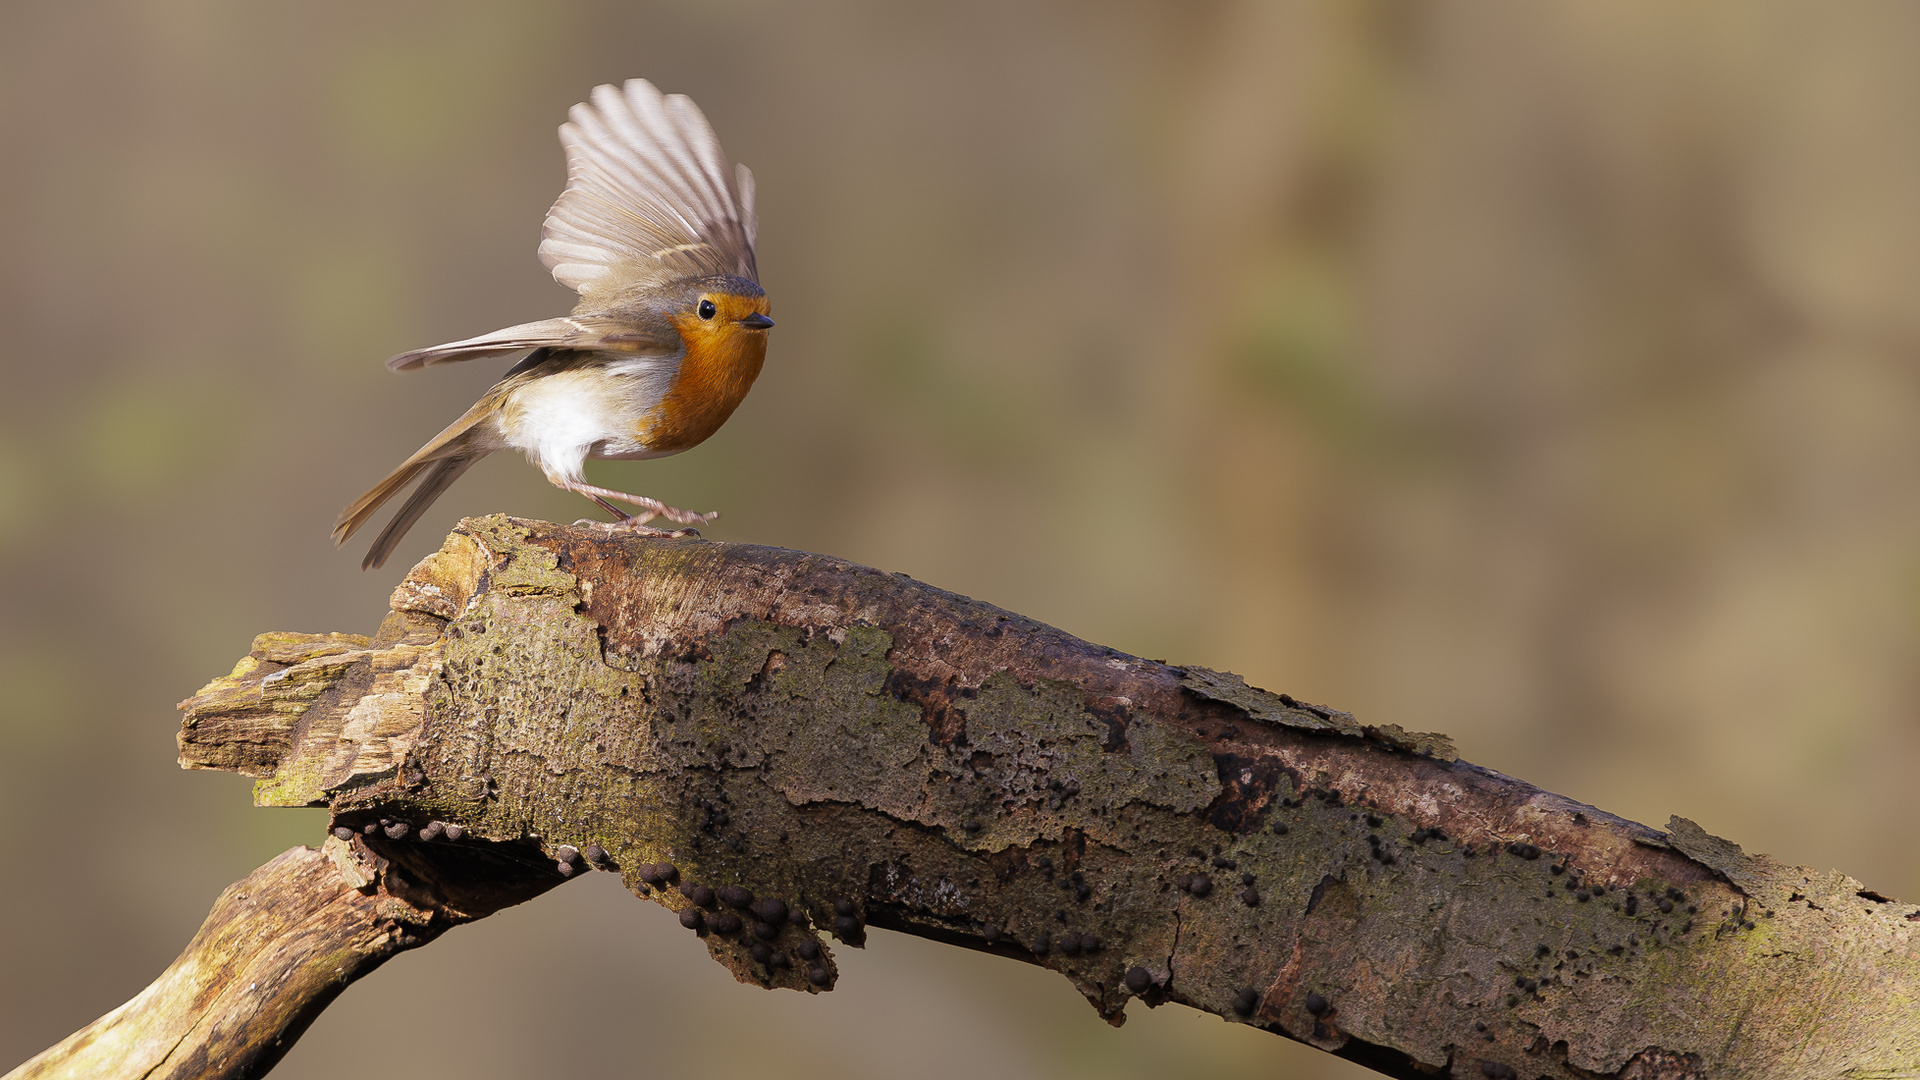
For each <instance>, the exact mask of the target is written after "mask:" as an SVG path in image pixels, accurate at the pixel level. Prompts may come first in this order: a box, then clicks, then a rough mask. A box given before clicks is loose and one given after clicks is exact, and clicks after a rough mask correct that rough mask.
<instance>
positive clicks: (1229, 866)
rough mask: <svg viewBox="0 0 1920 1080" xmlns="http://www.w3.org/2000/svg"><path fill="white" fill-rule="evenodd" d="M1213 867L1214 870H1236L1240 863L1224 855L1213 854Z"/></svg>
mask: <svg viewBox="0 0 1920 1080" xmlns="http://www.w3.org/2000/svg"><path fill="white" fill-rule="evenodd" d="M1213 867H1214V869H1216V870H1238V869H1240V864H1239V863H1237V862H1234V861H1233V860H1232V859H1229V858H1226V857H1225V856H1221V855H1215V856H1214V857H1213Z"/></svg>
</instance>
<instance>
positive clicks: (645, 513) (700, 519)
mask: <svg viewBox="0 0 1920 1080" xmlns="http://www.w3.org/2000/svg"><path fill="white" fill-rule="evenodd" d="M548 479H549V480H551V481H552V482H553V485H554V486H555V487H557V488H561V489H562V490H565V491H577V492H579V493H580V494H582V495H585V496H586V497H587V498H589V499H592V500H593V501H594V502H597V503H599V504H600V505H601V506H603V507H605V508H606V509H607V511H608V512H610V513H613V514H616V515H618V516H619V518H620V520H618V521H614V522H608V523H607V525H608V527H609V528H615V529H626V530H628V531H631V532H637V533H639V534H640V535H642V536H698V535H700V534H699V533H697V532H695V531H694V530H692V529H674V530H671V531H669V530H666V529H656V528H653V527H652V526H650V525H648V524H647V522H649V521H652V520H653V519H654V518H656V517H663V518H666V519H667V520H668V521H671V522H673V523H675V524H676V525H705V524H706V523H707V522H709V521H712V520H713V519H714V518H717V517H719V516H720V514H719V513H718V512H717V511H714V512H710V513H705V514H698V513H695V512H693V511H691V510H681V509H679V508H677V507H672V506H668V505H667V504H666V503H663V502H661V501H660V500H658V499H649V498H647V497H645V496H643V495H629V494H627V493H626V492H624V491H613V490H611V489H609V488H603V487H595V486H593V485H592V484H588V483H586V482H584V481H580V480H566V479H558V478H554V477H548ZM608 499H618V500H620V501H621V502H624V503H631V504H633V505H634V506H637V507H639V508H640V513H638V514H628V513H624V512H623V511H621V509H620V508H619V507H617V506H615V505H613V504H612V503H610V502H608V501H607V500H608ZM596 524H598V523H597V522H596Z"/></svg>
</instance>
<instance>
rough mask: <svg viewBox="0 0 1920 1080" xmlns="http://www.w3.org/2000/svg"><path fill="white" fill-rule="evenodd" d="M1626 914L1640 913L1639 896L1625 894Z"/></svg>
mask: <svg viewBox="0 0 1920 1080" xmlns="http://www.w3.org/2000/svg"><path fill="white" fill-rule="evenodd" d="M1627 914H1629V915H1638V914H1640V898H1639V897H1637V896H1635V895H1633V894H1632V893H1628V894H1627Z"/></svg>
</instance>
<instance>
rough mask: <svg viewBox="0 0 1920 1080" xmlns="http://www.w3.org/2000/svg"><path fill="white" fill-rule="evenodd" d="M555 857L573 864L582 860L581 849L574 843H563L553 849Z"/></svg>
mask: <svg viewBox="0 0 1920 1080" xmlns="http://www.w3.org/2000/svg"><path fill="white" fill-rule="evenodd" d="M553 857H554V858H555V859H557V860H559V861H560V862H563V863H566V864H567V865H569V866H571V865H573V864H574V863H577V862H579V861H580V849H579V848H577V847H574V846H573V845H572V844H561V845H560V846H559V847H557V848H554V849H553Z"/></svg>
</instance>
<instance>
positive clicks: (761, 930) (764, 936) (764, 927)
mask: <svg viewBox="0 0 1920 1080" xmlns="http://www.w3.org/2000/svg"><path fill="white" fill-rule="evenodd" d="M753 936H754V937H757V938H759V939H760V940H761V941H772V940H773V939H774V938H777V937H779V936H780V928H779V927H777V926H775V925H773V924H772V923H768V922H761V921H760V920H759V919H755V920H753Z"/></svg>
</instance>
